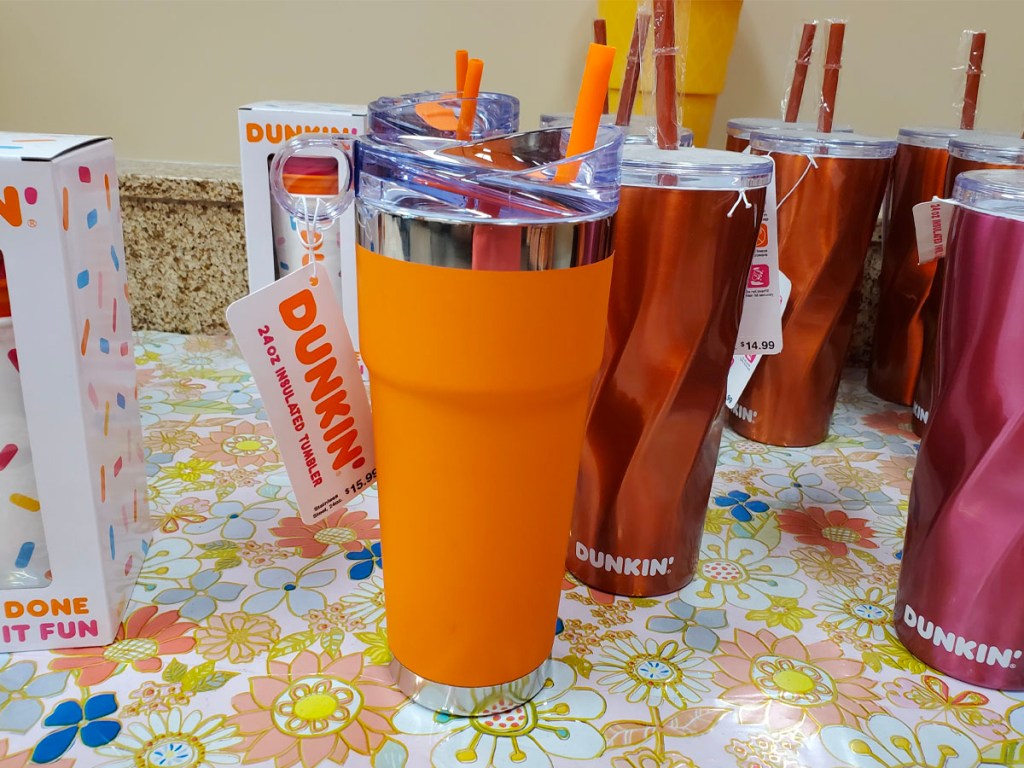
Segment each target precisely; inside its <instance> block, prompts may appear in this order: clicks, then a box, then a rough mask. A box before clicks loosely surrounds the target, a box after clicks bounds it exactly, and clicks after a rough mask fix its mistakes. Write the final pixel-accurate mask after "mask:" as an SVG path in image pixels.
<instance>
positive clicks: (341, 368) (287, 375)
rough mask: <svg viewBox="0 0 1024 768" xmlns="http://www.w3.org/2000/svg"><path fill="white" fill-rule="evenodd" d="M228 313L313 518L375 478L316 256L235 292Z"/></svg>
mask: <svg viewBox="0 0 1024 768" xmlns="http://www.w3.org/2000/svg"><path fill="white" fill-rule="evenodd" d="M227 318H228V324H229V325H230V326H231V331H232V332H233V333H234V335H235V339H236V340H237V341H238V346H239V347H240V349H241V351H242V355H243V356H244V357H245V359H246V360H247V361H248V363H249V367H250V368H251V369H252V375H253V378H254V379H255V381H256V386H257V387H258V388H259V391H260V395H261V396H262V397H263V402H264V405H265V407H266V410H267V416H268V418H269V419H270V425H271V427H273V430H274V435H275V436H276V437H277V442H278V447H279V449H280V451H281V457H282V459H283V460H284V465H285V469H286V470H287V472H288V477H289V479H290V480H291V483H292V487H293V489H294V491H295V499H296V501H297V502H298V505H299V514H300V515H301V516H302V519H303V521H305V522H306V523H312V522H313V521H315V520H317V519H319V518H321V517H323V516H324V515H326V514H329V513H330V512H331V511H332V510H334V509H336V508H337V507H339V506H341V505H343V504H345V503H347V502H348V501H350V500H351V499H352V498H354V497H356V496H358V495H359V494H361V493H362V492H363V491H364V490H366V489H367V488H368V487H370V486H371V485H372V484H373V483H374V482H375V481H376V478H377V469H376V464H375V462H374V451H373V430H372V425H371V421H370V403H369V400H368V399H367V397H366V389H365V387H364V386H363V380H362V377H361V375H360V372H359V362H358V360H357V358H356V353H355V351H354V349H353V348H352V341H351V338H350V337H349V333H348V328H346V326H345V320H344V318H343V317H342V313H341V307H340V305H339V304H338V299H337V293H336V292H335V289H334V287H333V286H332V285H331V278H330V275H328V273H327V270H325V269H324V268H323V267H322V266H320V267H317V266H316V264H315V263H314V264H311V265H309V266H306V267H303V268H301V269H298V270H296V271H295V272H293V273H291V274H289V275H288V276H286V277H284V278H282V279H280V280H278V281H277V282H274V283H271V284H270V285H268V286H267V287H266V288H263V289H261V290H259V291H256V292H255V293H253V294H250V295H249V296H246V297H245V298H243V299H239V300H238V301H236V302H235V303H234V304H232V305H231V306H230V307H228V311H227Z"/></svg>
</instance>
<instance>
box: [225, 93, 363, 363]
mask: <svg viewBox="0 0 1024 768" xmlns="http://www.w3.org/2000/svg"><path fill="white" fill-rule="evenodd" d="M365 126H366V107H365V106H355V105H348V104H311V103H305V102H294V101H264V102H259V103H256V104H249V105H247V106H244V107H241V108H240V109H239V110H238V133H239V140H240V144H241V155H242V199H243V203H244V206H245V242H246V250H247V252H248V260H249V291H250V292H252V291H255V290H257V289H259V288H263V287H264V286H266V285H269V284H270V283H271V282H273V281H274V280H276V279H277V278H279V277H283V276H284V275H285V274H287V273H288V272H291V271H294V270H295V269H297V268H299V267H301V266H302V264H303V260H304V259H306V258H308V254H309V252H310V250H311V248H310V245H312V251H313V252H314V254H315V256H316V259H317V261H318V262H319V263H322V264H324V266H326V267H327V268H328V269H329V270H330V272H331V273H332V274H331V278H332V281H333V283H334V285H335V288H336V290H337V292H338V298H339V300H340V301H341V305H342V312H343V314H344V318H345V324H346V325H347V326H348V329H349V333H350V335H351V336H352V343H353V345H354V346H355V347H356V349H358V348H359V315H358V312H357V309H356V254H355V235H356V233H355V211H354V209H353V208H352V207H350V208H349V209H348V210H347V211H346V212H345V213H344V214H343V215H342V217H341V219H340V220H339V221H337V222H336V223H335V224H334V225H333V226H331V227H329V228H328V229H327V230H326V231H325V232H322V233H312V234H311V233H310V232H308V231H307V228H306V227H305V225H304V224H303V223H301V222H296V221H295V219H293V218H292V217H291V216H289V214H288V212H287V211H285V210H284V209H283V208H282V207H281V206H280V205H278V204H277V203H276V202H275V201H274V200H273V199H272V196H271V191H270V162H271V160H272V159H273V157H274V154H275V153H276V152H277V151H278V150H279V149H281V147H282V146H283V145H284V144H285V143H286V142H288V141H289V140H290V139H292V138H294V137H295V136H298V135H300V134H305V133H320V134H343V135H350V136H353V137H355V136H359V135H362V133H363V132H364V131H365ZM341 162H343V160H342V161H339V160H338V158H337V157H332V156H329V154H325V155H324V156H323V157H319V158H317V157H307V156H302V157H296V158H293V159H292V160H291V161H289V163H288V165H287V166H286V167H285V184H286V188H288V189H289V191H290V192H292V193H293V194H303V195H308V196H309V200H310V201H311V205H314V204H315V202H314V201H315V199H316V196H317V195H322V196H333V195H335V194H337V187H338V179H339V177H340V178H341V181H342V182H344V181H345V178H346V176H347V171H346V170H345V169H344V168H341V169H340V170H339V165H340V163H341Z"/></svg>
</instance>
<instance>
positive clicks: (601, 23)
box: [594, 19, 608, 115]
mask: <svg viewBox="0 0 1024 768" xmlns="http://www.w3.org/2000/svg"><path fill="white" fill-rule="evenodd" d="M594 42H595V43H597V44H598V45H608V25H607V24H606V23H605V20H604V19H594ZM601 114H602V115H607V114H608V94H607V93H606V94H605V95H604V111H603V112H602V113H601Z"/></svg>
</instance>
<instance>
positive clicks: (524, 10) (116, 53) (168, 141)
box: [0, 0, 1024, 163]
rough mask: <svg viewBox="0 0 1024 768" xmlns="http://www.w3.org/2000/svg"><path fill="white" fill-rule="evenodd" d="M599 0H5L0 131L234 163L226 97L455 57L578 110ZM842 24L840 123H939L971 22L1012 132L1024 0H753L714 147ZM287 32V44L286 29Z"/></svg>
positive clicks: (403, 79)
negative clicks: (474, 58)
mask: <svg viewBox="0 0 1024 768" xmlns="http://www.w3.org/2000/svg"><path fill="white" fill-rule="evenodd" d="M595 7H596V3H595V2H593V1H592V0H475V1H474V0H465V1H462V2H460V1H459V0H361V1H358V2H353V1H351V0H349V1H347V2H343V1H341V0H335V1H334V2H319V3H313V2H305V1H304V0H301V1H300V0H292V1H291V2H284V1H282V0H267V1H266V2H243V1H242V0H235V1H231V0H207V1H206V2H185V1H184V0H175V1H173V2H172V1H168V0H164V1H163V2H156V1H154V2H142V1H141V0H125V1H122V2H95V1H94V2H80V1H71V2H60V1H57V0H51V1H49V2H47V1H46V0H35V1H34V2H33V1H28V0H26V1H20V2H19V1H16V0H0V51H2V52H3V54H2V56H3V59H2V60H3V66H2V68H0V129H11V130H18V131H59V132H75V133H104V134H111V135H113V136H114V137H115V139H116V140H117V145H118V150H119V153H120V155H121V156H122V157H128V158H148V159H166V160H188V161H196V162H221V163H236V162H237V158H238V145H237V136H236V123H235V115H234V109H235V107H237V106H238V105H240V104H242V103H245V102H247V101H255V100H259V99H270V98H288V99H309V100H316V99H319V100H328V101H345V102H365V101H366V100H369V99H371V98H373V97H374V96H377V95H381V94H394V93H399V92H404V91H409V90H417V89H422V88H428V87H446V86H448V84H449V83H450V81H451V79H452V72H451V70H452V65H451V52H452V51H453V50H454V49H455V48H457V47H470V48H471V49H472V52H473V53H474V54H479V55H481V56H482V57H483V58H484V59H485V60H486V64H487V66H486V69H485V73H484V83H485V86H486V87H487V88H489V89H494V90H503V91H508V92H513V93H516V94H518V95H519V96H520V97H521V98H522V102H523V125H524V126H526V127H529V126H532V125H534V124H535V121H536V119H537V115H538V114H539V113H540V112H541V111H542V110H548V109H566V108H568V107H570V106H571V104H572V101H573V99H574V97H575V91H576V87H577V85H578V78H579V69H580V65H581V61H582V56H583V54H584V51H585V46H586V43H587V42H588V40H589V38H590V34H591V32H590V21H591V18H592V17H593V15H594V8H595ZM815 16H817V17H826V16H845V17H846V18H847V19H848V20H849V22H850V27H849V31H848V34H847V46H846V51H847V56H846V60H845V62H844V69H843V74H842V81H841V97H840V98H841V101H840V104H839V108H838V110H837V120H838V121H840V122H848V123H851V124H854V125H856V126H857V127H858V128H860V129H862V130H865V131H873V132H876V133H877V132H881V133H892V132H893V131H894V130H895V129H896V128H897V127H898V126H899V125H902V124H908V123H922V122H924V123H927V122H931V123H946V124H948V123H950V122H952V121H954V120H955V115H954V113H953V111H952V109H951V107H950V103H951V102H952V101H953V98H954V78H953V75H952V74H951V73H950V68H951V67H952V65H953V63H954V56H955V51H956V45H957V39H958V37H959V33H960V31H961V30H962V29H963V28H965V27H981V28H987V29H988V30H989V33H990V37H989V45H988V53H987V56H986V67H985V68H986V70H987V72H988V75H987V77H986V79H985V81H984V83H983V86H982V88H983V90H982V107H981V111H980V117H979V127H986V128H999V129H1003V130H1019V129H1020V128H1021V117H1022V107H1024V85H1022V84H1024V55H1022V51H1021V47H1020V46H1021V44H1020V42H1019V40H1018V33H1019V30H1020V29H1021V28H1022V26H1024V2H1021V0H1005V1H1000V0H969V1H968V0H963V1H962V2H952V1H949V0H945V1H944V0H889V1H888V2H886V1H884V0H847V1H845V2H840V1H838V0H747V2H746V5H745V7H744V10H743V14H742V17H741V22H740V29H739V32H738V35H737V41H736V46H735V48H734V51H733V55H732V58H731V62H730V73H729V80H728V83H727V85H726V90H725V93H724V94H723V95H722V98H721V100H720V103H719V109H718V113H717V116H716V130H715V133H714V134H713V138H712V142H713V143H716V142H717V143H720V142H721V141H722V138H721V137H722V135H723V130H724V121H725V119H726V118H727V117H728V116H730V115H739V114H743V115H746V114H759V115H772V114H775V113H776V112H777V110H778V102H779V97H780V95H781V92H782V90H783V88H784V79H785V70H786V58H787V56H788V49H789V47H790V41H791V38H792V30H793V28H794V27H795V25H797V24H798V23H800V22H801V21H802V20H804V19H807V18H812V17H815ZM285 38H286V39H285Z"/></svg>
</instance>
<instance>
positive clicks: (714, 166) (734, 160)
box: [622, 144, 775, 190]
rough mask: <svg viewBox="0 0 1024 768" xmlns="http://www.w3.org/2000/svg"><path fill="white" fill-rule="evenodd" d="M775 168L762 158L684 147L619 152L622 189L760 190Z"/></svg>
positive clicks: (644, 147) (644, 146)
mask: <svg viewBox="0 0 1024 768" xmlns="http://www.w3.org/2000/svg"><path fill="white" fill-rule="evenodd" d="M774 170H775V164H774V163H773V162H772V161H771V160H770V159H769V158H767V157H764V156H763V155H750V154H743V153H740V152H724V151H722V150H718V149H699V148H693V147H686V148H680V149H660V148H659V147H657V146H655V145H653V144H628V145H626V146H625V147H624V148H623V151H622V186H624V187H627V186H628V187H657V188H660V189H707V190H714V189H717V190H728V189H736V190H743V189H760V188H763V187H767V186H768V185H769V184H771V183H772V180H773V173H774Z"/></svg>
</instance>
